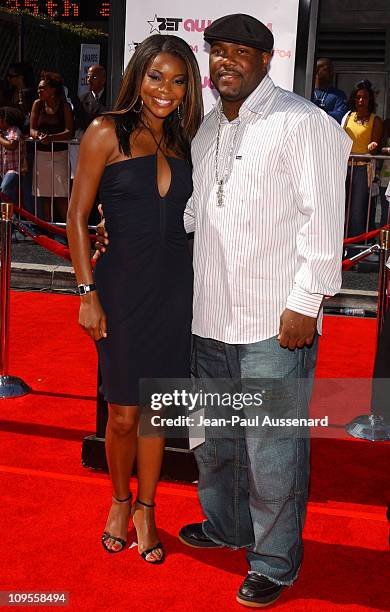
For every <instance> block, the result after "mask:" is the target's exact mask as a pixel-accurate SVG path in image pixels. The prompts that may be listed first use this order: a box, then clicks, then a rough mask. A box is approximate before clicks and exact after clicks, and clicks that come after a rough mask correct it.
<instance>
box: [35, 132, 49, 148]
mask: <svg viewBox="0 0 390 612" xmlns="http://www.w3.org/2000/svg"><path fill="white" fill-rule="evenodd" d="M38 140H39V142H41V143H42V144H44V145H48V144H50V143H51V138H50V135H49V134H46V133H44V132H38Z"/></svg>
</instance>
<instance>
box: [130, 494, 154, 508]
mask: <svg viewBox="0 0 390 612" xmlns="http://www.w3.org/2000/svg"><path fill="white" fill-rule="evenodd" d="M135 501H136V502H137V504H141V506H145V508H154V507H155V505H156V504H146V503H145V502H143V501H141V500H140V498H139V497H137V499H136V500H135Z"/></svg>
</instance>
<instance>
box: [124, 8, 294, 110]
mask: <svg viewBox="0 0 390 612" xmlns="http://www.w3.org/2000/svg"><path fill="white" fill-rule="evenodd" d="M298 8H299V0H283V1H282V2H281V0H268V2H259V1H257V2H256V1H255V0H241V2H239V4H237V2H232V1H231V0H227V1H226V2H225V4H224V8H223V10H221V9H216V8H214V7H213V6H212V4H211V3H210V2H209V1H206V0H200V1H199V2H196V3H192V2H191V3H190V2H182V1H179V0H159V1H158V2H156V0H142V1H138V2H134V0H127V2H126V29H125V52H124V66H126V65H127V63H128V61H129V60H130V58H131V56H132V54H133V52H134V49H135V48H136V46H137V44H139V43H140V42H142V41H143V40H144V39H145V38H147V37H148V36H150V35H152V34H162V35H164V34H174V35H175V36H180V37H181V38H184V40H186V41H187V42H188V44H189V45H190V46H191V48H192V50H193V51H194V53H195V55H196V57H197V59H198V62H199V66H200V72H201V75H202V87H203V98H204V104H205V111H206V112H208V111H209V110H210V108H211V107H212V105H213V104H214V102H215V98H216V91H215V89H214V87H213V85H212V83H211V81H210V78H209V69H208V45H207V44H206V43H205V42H204V40H203V32H204V29H205V28H206V27H207V26H208V25H209V24H210V23H211V22H212V21H215V19H218V17H222V16H223V15H228V14H233V13H237V12H238V11H240V12H241V13H246V14H248V15H253V16H254V17H257V18H258V19H260V21H262V22H263V23H265V24H266V25H267V26H268V27H269V29H270V30H272V32H273V35H274V37H275V49H274V55H273V58H272V62H271V70H270V75H271V77H272V78H273V80H274V82H275V83H276V84H277V85H280V86H281V87H284V88H285V89H290V90H292V88H293V81H294V65H295V44H296V37H297V24H298Z"/></svg>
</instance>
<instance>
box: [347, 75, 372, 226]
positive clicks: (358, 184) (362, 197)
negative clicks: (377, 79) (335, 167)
mask: <svg viewBox="0 0 390 612" xmlns="http://www.w3.org/2000/svg"><path fill="white" fill-rule="evenodd" d="M348 108H349V111H348V113H347V114H346V115H345V116H344V118H343V120H342V123H341V125H342V127H343V128H344V130H345V131H346V132H347V134H348V136H349V137H350V138H351V139H352V142H353V144H352V150H351V153H352V154H359V155H367V156H369V155H375V154H376V153H377V152H378V147H379V144H380V142H381V139H382V119H381V118H380V117H378V116H377V115H375V112H374V111H375V94H374V90H373V89H372V85H371V83H370V81H368V80H364V81H360V82H359V83H356V85H355V87H354V89H353V91H352V93H351V96H350V98H349V102H348ZM369 169H371V164H370V163H369V160H367V162H366V161H365V160H355V161H354V166H353V173H352V172H351V166H350V167H349V169H348V175H347V202H348V193H349V189H351V200H350V209H349V219H347V220H346V223H347V221H348V224H347V227H348V231H347V236H358V235H359V234H362V233H363V232H365V231H366V230H367V229H370V225H372V224H371V223H367V221H368V219H367V216H368V200H369V192H370V181H371V174H369ZM351 176H352V185H351ZM372 212H373V211H372ZM370 216H371V215H370Z"/></svg>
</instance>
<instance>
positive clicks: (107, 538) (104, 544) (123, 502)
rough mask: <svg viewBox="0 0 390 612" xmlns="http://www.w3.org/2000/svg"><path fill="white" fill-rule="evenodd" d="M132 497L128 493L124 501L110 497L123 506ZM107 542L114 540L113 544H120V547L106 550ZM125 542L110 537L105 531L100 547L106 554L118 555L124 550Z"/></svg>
mask: <svg viewBox="0 0 390 612" xmlns="http://www.w3.org/2000/svg"><path fill="white" fill-rule="evenodd" d="M132 497H133V495H132V493H130V495H129V497H126V499H119V498H118V497H115V495H113V496H112V499H115V501H116V502H118V503H120V504H125V503H127V502H131V499H132ZM108 540H114V544H120V545H121V547H120V548H118V549H116V550H114V549H113V548H108V546H107V544H106V542H107V541H108ZM126 542H127V540H124V539H123V538H118V537H116V536H113V535H111V533H109V532H108V531H105V532H104V533H103V535H102V545H103V548H104V550H106V551H107V552H108V553H112V554H115V553H119V552H122V550H124V548H125V546H126Z"/></svg>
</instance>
